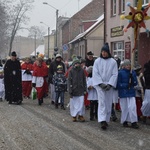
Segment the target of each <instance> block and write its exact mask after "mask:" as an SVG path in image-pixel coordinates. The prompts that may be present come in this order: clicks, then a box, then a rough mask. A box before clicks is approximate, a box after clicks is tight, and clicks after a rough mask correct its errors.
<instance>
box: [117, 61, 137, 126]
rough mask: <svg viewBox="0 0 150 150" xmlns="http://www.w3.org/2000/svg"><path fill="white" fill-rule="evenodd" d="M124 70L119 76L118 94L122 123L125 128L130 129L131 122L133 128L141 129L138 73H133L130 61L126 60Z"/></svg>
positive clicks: (120, 71)
mask: <svg viewBox="0 0 150 150" xmlns="http://www.w3.org/2000/svg"><path fill="white" fill-rule="evenodd" d="M123 66H124V67H123V69H121V70H119V74H118V83H117V87H118V92H119V97H120V106H121V123H123V126H124V127H128V122H131V125H132V128H135V129H137V128H139V126H138V124H137V112H136V100H135V89H134V86H136V85H137V78H136V73H135V71H134V70H132V71H131V63H130V61H129V60H128V59H126V60H124V63H123Z"/></svg>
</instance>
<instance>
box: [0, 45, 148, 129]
mask: <svg viewBox="0 0 150 150" xmlns="http://www.w3.org/2000/svg"><path fill="white" fill-rule="evenodd" d="M93 55H94V54H93V52H92V51H90V52H88V53H87V57H86V59H83V58H80V59H79V58H78V57H77V56H76V55H74V56H73V58H72V64H71V65H70V66H69V65H68V64H66V63H64V61H63V59H62V56H61V55H60V54H57V55H56V57H55V59H54V60H53V61H51V59H49V60H47V61H46V62H45V61H44V55H42V54H39V55H38V57H37V58H36V60H35V61H34V62H32V61H31V59H30V58H28V57H27V58H25V59H24V60H23V62H20V61H19V60H18V59H17V54H16V52H15V51H13V52H12V53H11V56H10V59H8V60H7V61H6V62H5V64H4V65H3V66H2V65H1V69H0V100H1V101H3V100H4V99H6V100H7V101H8V103H9V104H12V103H16V104H18V105H20V104H21V103H22V101H23V99H31V91H32V89H33V88H34V89H35V90H36V92H37V100H38V105H42V103H43V101H44V97H47V96H48V95H50V100H51V101H50V102H51V104H53V105H54V106H55V108H56V109H58V108H59V106H60V108H61V109H63V110H65V109H66V108H65V99H64V95H65V92H68V93H69V96H70V101H69V106H70V115H71V117H72V121H73V122H77V121H81V122H84V121H85V118H84V115H85V109H89V110H90V116H89V119H90V120H91V121H94V120H97V121H98V122H99V123H100V124H101V128H102V129H103V130H106V129H107V128H108V126H109V125H108V123H109V122H110V119H112V121H116V120H117V119H118V118H117V116H116V113H115V111H116V109H118V110H119V111H121V119H120V122H121V124H122V125H123V127H129V125H130V123H131V127H132V128H135V129H138V128H139V125H138V121H139V120H141V119H142V121H143V123H146V119H147V118H148V117H149V116H150V61H148V62H146V63H145V65H144V68H142V67H141V66H140V65H136V66H135V67H134V68H131V62H130V60H127V59H125V60H124V61H123V62H121V60H120V59H119V58H118V56H117V55H115V56H114V57H112V56H111V53H110V49H109V45H108V43H105V44H104V46H103V47H102V48H101V51H100V57H98V58H97V59H96V60H94V57H93ZM142 70H143V73H142Z"/></svg>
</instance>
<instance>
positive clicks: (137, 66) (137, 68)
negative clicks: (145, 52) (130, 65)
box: [134, 64, 142, 72]
mask: <svg viewBox="0 0 150 150" xmlns="http://www.w3.org/2000/svg"><path fill="white" fill-rule="evenodd" d="M141 69H142V66H141V65H139V64H138V65H135V67H134V70H135V71H136V72H139V71H140V70H141Z"/></svg>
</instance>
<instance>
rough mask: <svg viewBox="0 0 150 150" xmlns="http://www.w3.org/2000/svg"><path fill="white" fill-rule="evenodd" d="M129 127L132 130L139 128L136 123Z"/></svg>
mask: <svg viewBox="0 0 150 150" xmlns="http://www.w3.org/2000/svg"><path fill="white" fill-rule="evenodd" d="M131 127H132V128H134V129H138V128H139V126H138V124H137V123H136V122H133V123H132V124H131Z"/></svg>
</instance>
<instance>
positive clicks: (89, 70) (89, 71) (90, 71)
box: [86, 66, 93, 74]
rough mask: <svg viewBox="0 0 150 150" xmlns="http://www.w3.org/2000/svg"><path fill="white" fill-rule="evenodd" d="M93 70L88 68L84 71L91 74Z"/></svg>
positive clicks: (91, 67) (90, 67)
mask: <svg viewBox="0 0 150 150" xmlns="http://www.w3.org/2000/svg"><path fill="white" fill-rule="evenodd" d="M92 70H93V66H89V67H88V68H87V69H86V71H87V72H88V74H90V73H92Z"/></svg>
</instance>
